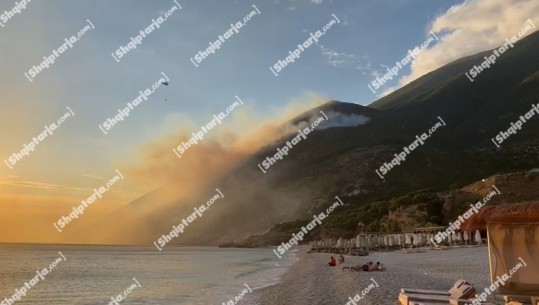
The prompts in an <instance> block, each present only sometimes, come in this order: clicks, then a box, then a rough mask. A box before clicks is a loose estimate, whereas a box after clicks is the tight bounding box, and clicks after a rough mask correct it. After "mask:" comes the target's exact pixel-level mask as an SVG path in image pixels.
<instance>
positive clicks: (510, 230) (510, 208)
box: [462, 201, 539, 295]
mask: <svg viewBox="0 0 539 305" xmlns="http://www.w3.org/2000/svg"><path fill="white" fill-rule="evenodd" d="M485 228H487V229H488V230H487V235H488V239H487V240H488V252H489V265H490V277H491V282H494V281H495V280H496V277H502V276H503V275H506V274H507V273H509V271H510V270H511V269H512V268H514V267H515V266H517V265H518V264H521V265H524V266H526V267H525V268H521V269H518V271H517V272H516V273H514V274H513V275H512V277H510V279H508V280H507V283H506V284H505V285H503V286H500V287H499V288H498V291H499V293H500V294H504V295H508V294H515V295H537V291H539V277H538V276H537V270H539V256H538V255H537V253H539V201H529V202H520V203H515V204H502V205H495V206H487V207H483V208H482V209H481V210H479V213H477V214H474V215H472V217H470V218H469V219H468V220H467V221H466V222H465V223H464V224H463V226H462V229H464V230H470V231H473V230H480V229H482V230H484V229H485Z"/></svg>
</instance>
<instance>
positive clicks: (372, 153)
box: [102, 32, 539, 244]
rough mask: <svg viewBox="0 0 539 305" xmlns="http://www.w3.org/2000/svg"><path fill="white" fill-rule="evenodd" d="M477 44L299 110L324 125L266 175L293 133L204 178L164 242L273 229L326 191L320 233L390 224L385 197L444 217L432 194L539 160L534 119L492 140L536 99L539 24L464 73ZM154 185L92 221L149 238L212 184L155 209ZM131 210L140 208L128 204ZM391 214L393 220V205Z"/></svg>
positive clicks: (305, 212) (433, 219)
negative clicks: (423, 68)
mask: <svg viewBox="0 0 539 305" xmlns="http://www.w3.org/2000/svg"><path fill="white" fill-rule="evenodd" d="M488 52H489V51H486V53H479V54H476V55H472V56H469V57H466V58H462V59H460V60H457V61H455V62H453V63H450V64H448V65H446V66H444V67H442V68H440V69H438V70H436V71H433V72H431V73H429V74H427V75H425V76H423V77H421V78H419V79H418V80H416V81H414V82H412V83H411V84H409V85H407V86H405V87H403V88H401V89H400V90H397V91H396V92H394V93H392V94H390V95H389V96H387V97H385V98H382V99H380V100H378V101H376V102H375V103H373V104H371V105H369V106H368V107H365V106H359V105H356V104H350V103H340V102H336V101H333V102H330V103H327V104H325V105H323V106H321V107H319V108H317V109H312V110H310V111H308V112H306V113H304V114H303V115H300V116H298V117H297V118H295V119H294V120H292V121H291V122H290V123H289V126H288V127H296V128H299V127H300V126H305V124H307V123H309V122H310V121H312V120H313V118H314V116H318V115H319V114H318V112H319V111H320V110H322V111H324V112H326V113H330V114H331V117H332V120H333V123H334V124H333V125H331V126H326V128H319V129H317V130H316V131H314V132H312V133H310V134H309V136H308V138H307V139H306V140H303V141H302V142H301V143H300V144H299V145H297V146H295V147H294V149H292V150H291V151H290V153H289V155H288V156H286V158H284V160H282V161H279V163H278V164H275V165H274V166H272V167H271V169H270V170H269V171H268V172H267V173H266V174H263V173H261V172H260V170H259V168H258V166H257V164H258V163H260V162H261V161H262V160H264V159H265V158H266V157H267V156H268V155H273V154H274V153H275V151H276V149H277V148H278V147H281V146H282V145H283V144H284V142H286V140H287V139H289V138H291V137H293V136H292V135H290V136H284V137H283V139H282V141H278V142H277V143H267V146H266V147H265V148H263V149H262V150H260V151H258V152H257V153H256V154H254V155H252V156H251V157H249V158H247V159H245V160H243V162H241V164H239V165H238V166H237V167H236V168H234V169H232V170H231V171H229V172H228V173H226V174H225V175H222V176H219V177H212V179H213V181H212V182H213V184H214V185H218V186H219V188H220V189H221V190H222V191H223V193H224V194H227V195H226V196H225V198H224V199H223V201H222V202H221V203H220V204H219V205H216V206H215V208H212V212H211V213H208V214H207V215H205V216H204V221H200V222H196V223H194V224H192V226H191V228H190V229H189V231H187V232H186V233H185V234H183V235H182V236H181V238H179V239H178V240H175V241H174V242H177V243H180V244H220V243H229V242H238V241H242V240H244V239H246V238H248V237H249V236H252V235H258V234H262V233H266V234H274V235H275V236H280V234H279V233H278V232H279V229H278V227H279V226H276V225H279V224H281V226H287V227H294V226H295V224H297V222H296V221H297V220H305V219H309V218H311V215H312V214H313V213H315V212H319V211H322V210H323V209H325V208H326V207H327V206H328V205H329V204H330V203H331V202H332V200H333V199H332V198H334V197H335V196H339V197H340V198H341V199H342V200H343V201H344V202H345V203H346V204H347V206H346V207H343V208H342V209H338V210H336V211H335V212H334V214H332V219H333V220H331V221H328V222H327V224H324V229H325V230H326V231H325V232H326V233H325V234H326V235H331V234H333V233H331V230H330V229H332V228H333V229H335V231H334V234H335V235H342V234H353V233H354V230H355V225H357V222H358V221H363V222H368V221H369V219H372V218H375V217H379V221H378V223H377V224H370V226H371V227H370V228H371V229H372V230H395V229H397V228H398V224H392V222H390V221H389V220H387V221H386V220H385V219H383V218H382V217H383V215H386V216H387V218H388V219H389V209H390V208H391V205H392V204H393V203H394V202H396V201H397V202H401V203H403V205H402V206H403V208H404V207H405V206H406V205H408V204H416V203H419V201H425V202H426V205H425V206H424V207H421V208H423V209H424V210H425V211H430V212H428V213H427V214H424V213H423V214H422V215H423V216H425V215H426V216H425V217H423V218H421V217H419V218H418V220H417V221H418V223H417V224H418V225H419V224H421V223H425V224H426V223H440V222H444V221H447V215H446V214H447V213H448V212H447V211H446V210H447V208H445V209H444V210H443V211H442V210H440V209H439V206H438V204H439V203H438V202H437V199H436V198H437V197H436V196H435V195H436V194H438V193H440V192H444V191H447V190H448V189H451V188H457V187H460V186H463V185H467V184H470V183H472V182H474V181H480V180H481V179H483V178H484V177H489V176H493V175H498V174H504V173H509V172H518V171H527V170H529V169H531V168H536V167H539V166H538V161H537V160H538V156H539V137H538V136H537V135H538V132H539V119H537V118H536V119H534V120H530V121H529V122H528V123H526V125H525V127H524V128H523V129H522V130H521V131H519V133H518V134H517V135H515V136H512V137H511V138H510V139H509V140H507V141H506V142H505V143H504V144H503V145H502V147H501V148H500V149H498V148H497V147H496V146H495V145H494V144H493V143H492V142H491V138H493V137H495V136H496V135H497V134H498V133H499V132H500V131H502V130H507V128H508V127H509V126H510V123H511V122H514V121H515V120H516V119H518V117H519V116H520V115H522V114H524V113H526V112H527V111H529V109H530V108H531V104H532V103H535V104H537V103H539V87H538V86H537V85H538V83H537V82H538V78H537V77H536V76H537V73H538V71H539V61H538V60H537V54H539V32H536V33H534V34H532V35H530V36H528V37H527V38H525V39H524V40H522V41H521V42H519V43H518V44H517V45H516V46H515V48H514V49H511V50H509V51H507V52H506V53H505V54H504V56H503V57H501V58H500V59H499V60H498V63H497V64H496V65H495V66H494V67H493V68H491V69H489V70H488V71H487V72H485V73H483V74H481V75H480V77H478V78H477V79H476V80H475V81H474V82H473V83H472V82H470V81H469V80H468V79H467V78H466V76H465V75H464V72H465V71H467V70H469V68H470V67H472V66H473V65H474V64H479V62H480V61H481V60H482V58H483V56H485V54H487V53H488ZM438 117H441V118H443V120H444V121H445V122H447V126H444V127H442V128H439V129H438V130H437V131H436V132H435V133H434V134H433V135H432V137H431V138H429V139H428V140H427V141H426V142H425V145H423V146H421V147H420V148H419V149H416V150H415V151H413V153H412V154H410V155H409V156H408V157H407V159H406V161H405V162H404V163H402V164H401V165H400V166H397V167H395V168H394V169H392V170H391V171H390V172H389V173H388V174H387V175H386V176H385V177H384V179H381V178H380V177H379V176H378V175H377V174H376V172H375V170H376V169H378V168H379V167H380V166H381V165H382V164H384V162H390V161H391V159H392V158H394V154H395V153H398V152H400V151H401V150H402V149H403V147H404V146H408V145H409V144H410V143H412V142H413V141H414V140H415V139H416V135H420V134H422V133H423V132H426V131H428V130H429V128H431V127H432V126H433V125H434V124H436V123H437V122H438V120H439V119H438ZM354 122H355V123H357V124H355V123H354ZM283 128H284V127H283ZM209 176H211V175H209ZM177 183H181V181H178V182H177ZM160 192H165V190H156V191H154V192H153V193H152V194H148V195H146V196H143V197H141V198H139V199H138V200H136V201H134V202H133V203H132V204H130V205H129V206H128V207H126V208H125V209H124V210H123V211H121V212H118V213H117V214H115V215H112V216H111V217H110V218H109V219H108V220H104V221H103V222H102V225H103V226H104V227H107V228H110V230H112V231H114V230H117V228H115V225H114V222H115V219H117V218H118V217H123V216H124V215H127V214H129V215H136V216H137V217H139V218H141V219H142V220H141V221H142V222H143V223H144V226H137V227H136V228H129V230H130V231H129V232H131V233H132V234H134V235H136V236H138V237H140V236H148V237H147V239H146V241H147V242H151V241H153V238H155V237H158V236H160V235H161V234H162V233H163V232H167V231H168V230H170V227H171V225H172V224H176V223H177V220H178V219H180V218H181V217H183V216H182V215H185V214H187V213H191V211H192V207H193V206H195V203H198V202H201V201H204V200H205V198H208V197H209V194H211V193H212V192H213V191H212V190H211V188H209V189H208V190H207V191H206V192H203V193H201V194H193V195H192V196H191V197H190V198H188V199H187V200H176V201H174V200H172V201H170V202H167V203H166V207H165V208H159V209H153V210H152V209H149V208H148V207H150V206H152V205H153V204H154V203H155V202H152V201H155V200H158V199H157V198H159V196H158V195H159V193H160ZM472 193H473V192H472ZM508 193H509V194H512V193H513V191H510V190H509V191H508ZM399 197H402V198H401V199H400V201H399V200H398V198H399ZM509 199H511V200H513V199H514V198H508V200H509ZM416 201H417V202H416ZM428 202H430V203H428ZM374 203H376V204H374ZM396 205H399V204H398V203H397V204H396ZM160 206H161V205H160ZM142 209H144V210H145V212H144V213H142V212H137V211H141V210H142ZM451 209H453V208H451ZM148 210H149V212H148ZM386 212H387V213H386ZM392 217H393V219H397V218H398V216H395V213H394V214H393V216H392ZM337 224H338V225H337ZM382 225H383V226H382ZM407 226H412V224H408V225H407ZM142 228H144V229H142ZM271 228H273V230H271ZM122 229H123V230H128V229H126V228H122ZM137 230H140V232H139V231H137ZM142 230H143V231H142ZM117 234H120V233H117Z"/></svg>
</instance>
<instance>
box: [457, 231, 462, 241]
mask: <svg viewBox="0 0 539 305" xmlns="http://www.w3.org/2000/svg"><path fill="white" fill-rule="evenodd" d="M457 240H458V241H460V242H462V233H460V232H458V233H457Z"/></svg>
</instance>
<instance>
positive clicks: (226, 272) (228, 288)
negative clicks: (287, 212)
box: [0, 245, 295, 305]
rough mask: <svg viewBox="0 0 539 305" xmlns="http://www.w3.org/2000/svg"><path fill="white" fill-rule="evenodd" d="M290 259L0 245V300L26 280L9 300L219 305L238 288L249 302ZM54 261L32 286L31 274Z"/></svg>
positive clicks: (264, 253)
mask: <svg viewBox="0 0 539 305" xmlns="http://www.w3.org/2000/svg"><path fill="white" fill-rule="evenodd" d="M59 251H60V252H61V254H63V256H64V257H65V259H66V260H65V261H63V260H62V257H61V255H60V254H59V253H58V252H59ZM294 260H295V258H294V256H293V254H291V255H290V256H288V257H286V258H283V259H281V260H279V259H277V258H276V257H275V255H274V254H273V252H272V251H271V249H256V250H236V249H218V248H200V247H197V248H194V247H177V248H174V247H167V248H166V249H165V250H164V251H162V252H159V251H157V250H156V249H155V248H153V247H152V248H150V247H148V248H144V247H118V246H53V245H47V246H43V245H0V298H1V299H0V302H1V301H2V300H4V298H5V297H11V296H12V295H13V294H14V293H15V289H21V287H23V286H25V282H28V285H29V286H30V287H31V288H30V289H29V290H28V292H27V295H26V296H24V297H22V298H21V300H20V301H17V302H15V303H14V304H55V305H64V304H66V305H67V304H69V305H73V304H76V305H83V304H84V305H86V304H88V305H90V304H91V305H95V304H109V303H110V302H111V297H116V296H117V295H118V294H122V296H124V295H125V299H124V300H123V301H121V302H120V304H160V305H168V304H193V305H199V304H218V305H221V304H222V303H223V302H224V303H226V302H228V301H229V300H230V299H234V297H235V296H237V295H240V294H242V291H243V290H245V292H243V294H245V295H244V296H243V298H242V299H241V300H240V302H239V303H238V304H255V303H256V299H255V296H256V289H258V288H261V287H265V286H268V285H272V284H275V283H276V282H277V281H278V279H279V277H280V276H281V275H282V274H283V273H284V272H285V271H286V268H287V267H289V266H290V265H291V264H292V263H293V261H294ZM55 261H56V266H52V270H51V271H50V272H49V273H48V274H47V275H45V276H44V277H43V279H40V280H39V282H37V283H36V282H34V286H32V284H31V283H30V281H31V280H32V279H33V278H36V276H37V273H36V271H38V270H42V269H43V268H48V269H49V268H50V267H51V266H50V265H51V263H53V262H55ZM276 264H277V265H276ZM36 279H37V278H36ZM134 279H136V281H135V280H134ZM137 282H138V283H139V284H140V287H139V286H138V285H137V284H136V283H137ZM245 285H247V286H248V287H249V288H251V289H252V290H253V291H254V292H253V293H250V292H247V291H248V290H247V286H245ZM126 290H127V291H126ZM129 290H130V292H129ZM246 292H247V293H246ZM111 304H114V303H111Z"/></svg>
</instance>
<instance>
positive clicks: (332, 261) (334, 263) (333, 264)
mask: <svg viewBox="0 0 539 305" xmlns="http://www.w3.org/2000/svg"><path fill="white" fill-rule="evenodd" d="M328 266H331V267H335V266H337V260H335V258H334V257H333V256H332V257H331V260H330V261H329V263H328Z"/></svg>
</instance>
